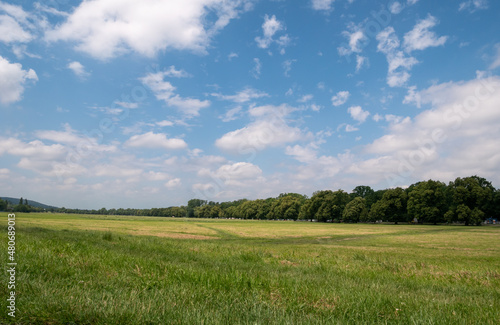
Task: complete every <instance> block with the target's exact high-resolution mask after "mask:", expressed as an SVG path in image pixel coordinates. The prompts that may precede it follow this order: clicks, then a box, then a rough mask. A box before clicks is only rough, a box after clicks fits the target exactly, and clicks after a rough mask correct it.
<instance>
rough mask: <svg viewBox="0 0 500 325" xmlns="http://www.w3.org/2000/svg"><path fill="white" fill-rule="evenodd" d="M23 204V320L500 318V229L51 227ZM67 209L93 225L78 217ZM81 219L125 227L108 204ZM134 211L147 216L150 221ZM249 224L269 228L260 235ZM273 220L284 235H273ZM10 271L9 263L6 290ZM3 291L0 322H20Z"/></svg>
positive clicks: (1, 253)
mask: <svg viewBox="0 0 500 325" xmlns="http://www.w3.org/2000/svg"><path fill="white" fill-rule="evenodd" d="M23 217H24V216H19V217H18V218H17V220H18V223H19V228H18V229H17V238H16V244H17V252H18V254H17V259H18V270H17V274H16V276H17V279H16V281H17V284H18V286H17V288H16V291H17V308H18V311H17V313H18V314H17V317H16V319H15V322H16V323H19V324H389V323H400V324H498V323H499V322H500V309H499V306H500V247H499V245H498V244H499V243H500V240H499V239H500V236H499V234H500V232H499V231H500V228H493V227H491V228H486V227H482V228H465V227H432V226H427V227H421V226H418V227H414V226H377V225H331V224H328V225H327V224H325V225H320V226H321V227H326V228H328V229H330V231H329V232H328V231H327V232H326V236H325V231H324V229H323V228H321V227H319V228H317V227H318V225H316V224H310V223H302V224H300V227H303V228H304V233H307V236H299V237H297V235H296V234H295V232H294V231H292V233H293V236H290V235H287V231H286V227H295V225H297V224H299V223H285V222H255V223H249V222H243V221H231V222H227V221H225V222H220V223H217V222H209V221H203V220H201V221H197V222H193V223H191V224H189V225H188V226H185V224H184V223H182V222H178V221H172V220H168V219H164V220H161V221H158V222H162V223H165V228H164V229H170V230H172V229H175V228H182V227H186V228H185V229H184V230H186V229H187V230H189V229H190V227H191V226H193V231H194V232H196V233H198V234H201V233H200V229H202V230H203V229H205V230H204V231H206V234H207V235H210V236H213V239H190V238H187V239H186V238H169V237H160V236H138V235H132V234H128V233H126V232H119V231H96V230H85V229H84V227H72V226H60V225H59V226H55V225H54V224H53V223H51V222H52V221H51V219H50V217H47V219H46V220H47V225H49V226H44V219H43V215H42V216H25V217H24V218H23ZM30 218H34V219H36V222H33V223H31V222H30ZM4 219H6V218H4ZM23 220H24V221H23ZM65 220H66V221H67V222H68V223H71V222H73V221H74V222H75V223H78V224H80V225H84V224H85V223H84V222H82V219H81V217H79V216H68V217H67V218H66V219H65ZM85 220H87V222H88V225H89V226H90V225H95V224H96V222H97V223H99V222H105V223H106V224H107V225H108V226H109V229H115V230H118V228H113V225H112V223H113V221H112V220H108V219H106V218H104V217H103V218H102V220H96V219H85ZM116 221H117V222H127V220H116ZM130 222H131V223H133V222H137V223H138V224H134V225H135V227H140V222H141V221H140V220H135V221H132V220H131V221H130ZM35 224H36V226H35ZM144 224H147V221H145V223H144ZM173 225H174V226H173ZM241 225H244V227H253V226H254V227H257V228H261V227H262V229H268V230H267V232H265V231H264V230H263V231H262V236H257V235H255V234H254V233H253V232H252V231H251V230H249V232H246V233H244V232H243V231H240V230H241V228H242V227H240V226H241ZM207 227H208V228H207ZM244 227H243V228H244ZM309 227H311V228H309ZM51 228H53V229H51ZM103 228H104V229H107V228H106V227H104V225H103ZM160 228H161V227H160ZM195 228H196V230H195ZM3 229H5V228H3ZM214 229H215V230H218V231H215V233H216V234H217V235H216V236H215V235H214ZM228 229H233V230H231V231H230V230H228ZM234 229H238V230H237V231H234ZM273 229H274V230H275V231H276V232H277V233H281V235H280V236H274V237H273V236H271V234H272V232H273ZM311 229H312V230H311ZM314 229H318V231H317V233H318V234H319V235H320V236H315V235H314V233H315V231H314ZM360 229H361V230H362V231H360ZM4 233H5V234H0V236H1V237H0V240H1V242H0V260H1V261H7V255H6V251H7V249H6V231H5V232H4ZM202 233H203V232H202ZM336 234H337V235H336ZM353 234H355V235H353ZM7 281H8V280H7V274H6V273H5V272H4V273H2V277H1V278H0V292H1V293H2V297H6V296H7V291H8V290H7V286H6V283H7ZM5 302H6V299H2V312H0V322H3V323H15V322H12V319H11V318H10V317H9V316H7V311H6V310H7V309H6V303H5Z"/></svg>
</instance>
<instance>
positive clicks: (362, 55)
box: [0, 0, 500, 209]
mask: <svg viewBox="0 0 500 325" xmlns="http://www.w3.org/2000/svg"><path fill="white" fill-rule="evenodd" d="M499 17H500V2H499V1H493V0H453V1H452V0H443V1H439V2H436V1H430V0H398V1H392V0H391V1H372V0H366V1H365V0H307V1H306V0H301V1H291V0H283V1H264V0H261V1H257V0H255V1H253V0H234V1H229V0H164V1H161V0H143V1H132V0H91V1H67V0H49V1H39V2H33V1H0V196H11V197H21V196H22V197H25V198H28V199H31V200H35V201H39V202H43V203H46V204H51V205H55V206H65V207H68V208H89V209H98V208H101V207H106V208H119V207H123V208H152V207H168V206H179V205H185V204H186V203H187V201H188V200H189V199H192V198H200V199H204V200H209V201H216V202H222V201H232V200H237V199H241V198H248V199H257V198H267V197H275V196H278V195H279V194H280V193H288V192H295V193H301V194H305V195H308V196H311V195H312V193H313V192H314V191H317V190H325V189H331V190H337V189H343V190H345V191H347V192H350V191H351V190H352V189H353V188H354V187H356V186H358V185H368V186H371V187H372V188H374V189H385V188H391V187H396V186H401V187H405V186H409V185H411V184H413V183H415V182H418V181H422V180H427V179H434V180H440V181H443V182H445V183H448V182H449V181H452V180H454V179H455V178H456V177H466V176H471V175H479V176H481V177H485V178H486V179H488V180H490V181H491V182H492V183H493V185H494V186H495V187H497V188H498V187H500V141H499V139H500V33H499V31H500V19H498V18H499Z"/></svg>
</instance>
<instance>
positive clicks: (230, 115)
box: [219, 106, 242, 122]
mask: <svg viewBox="0 0 500 325" xmlns="http://www.w3.org/2000/svg"><path fill="white" fill-rule="evenodd" d="M241 110H242V108H241V106H237V107H234V108H231V109H230V110H228V111H227V112H226V113H225V114H224V115H221V116H219V118H220V119H221V120H222V121H223V122H230V121H234V120H236V119H238V117H239V115H240V114H241Z"/></svg>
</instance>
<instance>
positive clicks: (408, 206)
mask: <svg viewBox="0 0 500 325" xmlns="http://www.w3.org/2000/svg"><path fill="white" fill-rule="evenodd" d="M54 212H63V213H79V214H101V215H136V216H158V217H188V218H235V219H261V220H305V221H317V222H347V223H356V222H378V221H383V222H394V223H396V224H397V223H403V222H413V223H419V224H424V223H426V224H438V223H440V224H441V223H463V224H465V225H479V224H481V223H482V222H483V221H485V220H487V219H490V220H491V219H500V189H495V188H494V187H493V186H492V184H491V182H489V181H488V180H486V179H485V178H482V177H479V176H470V177H464V178H460V177H459V178H457V179H455V180H454V181H451V182H449V184H445V183H443V182H440V181H434V180H428V181H422V182H418V183H415V184H412V185H411V186H409V187H408V188H405V189H403V188H401V187H397V188H391V189H384V190H377V191H375V190H373V189H372V188H371V187H370V186H357V187H356V188H354V190H353V191H352V192H351V193H347V192H345V191H343V190H336V191H333V190H322V191H316V192H314V193H313V195H312V196H311V197H310V198H309V197H307V196H306V195H302V194H298V193H283V194H280V195H279V196H278V197H275V198H267V199H257V200H247V199H241V200H236V201H231V202H213V201H207V200H202V199H191V200H189V201H188V202H187V205H185V206H174V207H168V208H152V209H106V208H102V209H99V210H82V209H66V208H60V209H55V210H54Z"/></svg>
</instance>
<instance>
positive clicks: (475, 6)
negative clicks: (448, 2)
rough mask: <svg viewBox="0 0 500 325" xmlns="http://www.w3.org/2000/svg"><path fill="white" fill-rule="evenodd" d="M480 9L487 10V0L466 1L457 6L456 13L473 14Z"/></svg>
mask: <svg viewBox="0 0 500 325" xmlns="http://www.w3.org/2000/svg"><path fill="white" fill-rule="evenodd" d="M481 9H488V0H468V1H464V2H461V3H460V4H459V5H458V11H462V10H469V11H470V12H475V11H477V10H481Z"/></svg>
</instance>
